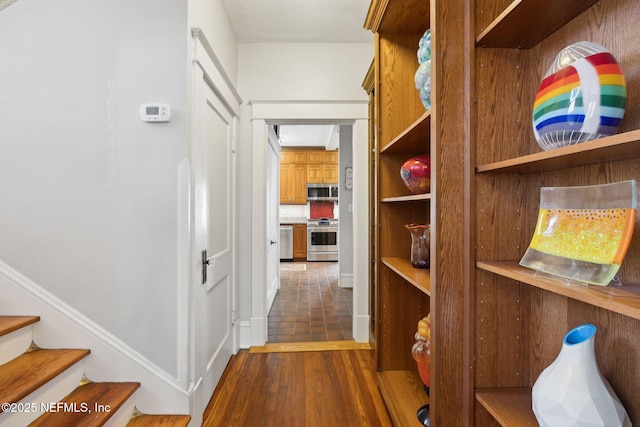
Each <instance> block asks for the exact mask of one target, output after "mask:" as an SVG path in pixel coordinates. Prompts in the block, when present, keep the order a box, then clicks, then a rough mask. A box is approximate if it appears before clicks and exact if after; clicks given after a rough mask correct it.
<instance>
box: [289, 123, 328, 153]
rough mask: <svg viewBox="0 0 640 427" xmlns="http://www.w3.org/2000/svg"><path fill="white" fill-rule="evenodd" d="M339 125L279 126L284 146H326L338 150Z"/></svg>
mask: <svg viewBox="0 0 640 427" xmlns="http://www.w3.org/2000/svg"><path fill="white" fill-rule="evenodd" d="M338 129H339V126H337V125H282V126H279V129H278V134H279V136H280V145H281V146H283V147H324V148H325V149H327V150H337V149H338V145H339V136H338Z"/></svg>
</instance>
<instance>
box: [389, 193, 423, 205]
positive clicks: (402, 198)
mask: <svg viewBox="0 0 640 427" xmlns="http://www.w3.org/2000/svg"><path fill="white" fill-rule="evenodd" d="M429 199H431V193H425V194H412V195H410V196H397V197H384V198H383V199H381V200H380V201H381V202H382V203H395V202H419V201H421V200H429Z"/></svg>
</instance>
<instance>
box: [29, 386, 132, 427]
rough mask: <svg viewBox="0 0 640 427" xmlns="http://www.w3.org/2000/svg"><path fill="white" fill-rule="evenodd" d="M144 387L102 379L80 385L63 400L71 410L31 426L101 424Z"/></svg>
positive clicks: (39, 420)
mask: <svg viewBox="0 0 640 427" xmlns="http://www.w3.org/2000/svg"><path fill="white" fill-rule="evenodd" d="M138 387H140V383H136V382H121V383H115V382H100V383H91V382H90V383H87V384H83V385H80V386H78V387H77V388H76V389H75V390H73V391H72V392H71V393H69V394H68V395H67V396H66V397H65V398H64V399H62V401H61V402H62V403H65V404H67V405H68V408H72V409H71V410H64V409H61V410H60V411H58V412H48V413H46V414H43V415H42V416H40V417H39V418H38V419H37V420H35V421H34V422H33V423H31V424H29V426H30V427H37V426H45V427H46V426H52V425H57V426H71V425H74V426H75V425H82V426H93V425H95V426H101V425H102V424H104V423H105V422H106V421H107V420H108V419H109V418H111V416H112V415H113V414H114V413H115V412H116V411H117V410H118V409H119V408H120V407H121V406H122V405H123V404H124V403H125V402H126V401H127V399H129V397H131V395H133V393H134V392H135V391H136V390H137V389H138Z"/></svg>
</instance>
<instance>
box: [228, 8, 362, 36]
mask: <svg viewBox="0 0 640 427" xmlns="http://www.w3.org/2000/svg"><path fill="white" fill-rule="evenodd" d="M370 3H371V0H222V4H223V5H224V7H225V9H226V11H227V15H228V17H229V20H230V21H231V26H232V28H233V31H234V32H235V34H236V38H237V41H238V43H265V42H277V43H372V42H373V33H372V32H371V31H369V30H365V29H364V28H363V25H364V20H365V18H366V16H367V11H368V9H369V4H370Z"/></svg>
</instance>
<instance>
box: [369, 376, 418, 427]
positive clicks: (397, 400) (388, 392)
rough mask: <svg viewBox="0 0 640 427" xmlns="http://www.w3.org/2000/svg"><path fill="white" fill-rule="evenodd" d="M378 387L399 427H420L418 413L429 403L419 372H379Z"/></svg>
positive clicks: (394, 421) (395, 423)
mask: <svg viewBox="0 0 640 427" xmlns="http://www.w3.org/2000/svg"><path fill="white" fill-rule="evenodd" d="M378 385H379V386H380V391H381V393H382V397H383V398H384V401H385V403H386V405H387V409H388V410H389V414H390V415H391V419H392V420H393V423H394V425H397V426H409V427H411V426H416V427H418V426H420V425H421V424H420V422H419V421H418V417H417V413H418V409H420V407H421V406H423V405H426V404H427V403H429V396H427V393H426V392H425V391H424V385H423V384H422V381H421V380H420V376H419V375H418V371H417V369H416V371H415V372H414V371H383V372H378Z"/></svg>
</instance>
